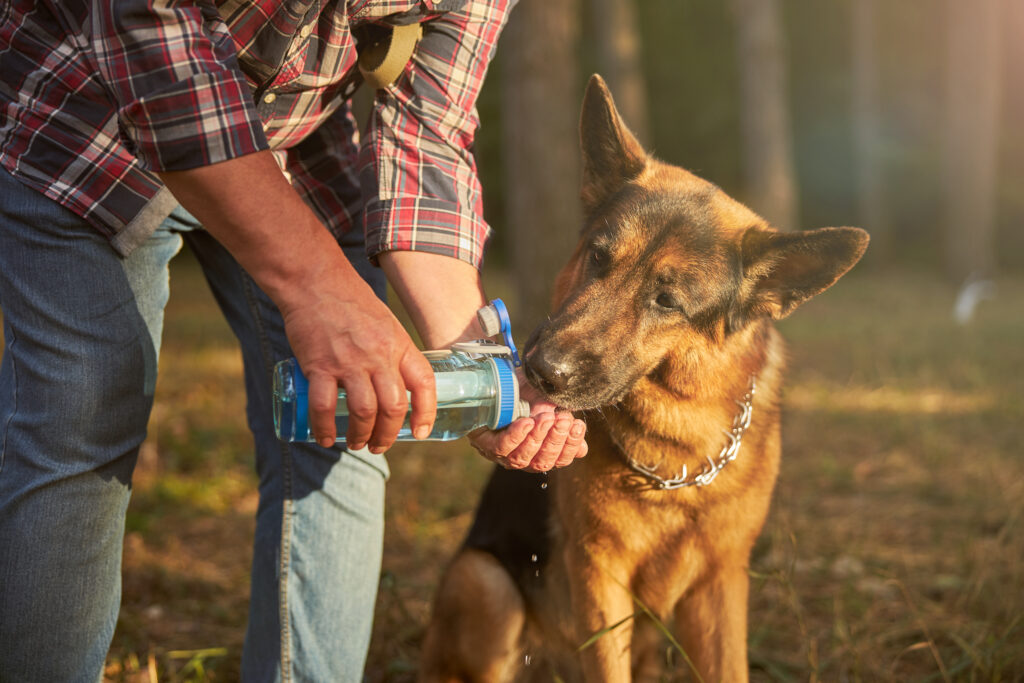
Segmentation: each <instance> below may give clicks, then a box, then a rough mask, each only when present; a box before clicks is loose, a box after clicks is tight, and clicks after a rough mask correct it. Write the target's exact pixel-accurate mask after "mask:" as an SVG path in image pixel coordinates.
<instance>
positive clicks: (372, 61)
mask: <svg viewBox="0 0 1024 683" xmlns="http://www.w3.org/2000/svg"><path fill="white" fill-rule="evenodd" d="M421 35H423V27H422V26H420V25H419V24H418V23H412V24H405V25H403V26H394V27H392V29H391V32H390V34H388V35H385V37H384V38H383V39H381V40H380V41H378V42H376V43H374V44H373V45H370V46H369V47H367V48H366V49H365V50H362V51H360V53H359V72H360V73H362V74H363V79H364V80H365V81H366V83H367V84H368V85H369V86H370V87H371V88H373V89H374V90H381V89H382V88H387V87H388V86H389V85H391V84H392V83H394V82H395V79H397V78H398V77H399V76H400V75H401V74H402V72H403V71H404V70H405V65H406V64H408V63H409V59H411V58H412V52H413V50H415V49H416V43H417V42H419V39H420V36H421Z"/></svg>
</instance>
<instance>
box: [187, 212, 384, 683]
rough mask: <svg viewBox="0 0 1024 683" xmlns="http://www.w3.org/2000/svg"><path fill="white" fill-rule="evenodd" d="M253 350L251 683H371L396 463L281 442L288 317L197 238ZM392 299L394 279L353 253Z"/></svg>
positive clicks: (358, 249)
mask: <svg viewBox="0 0 1024 683" xmlns="http://www.w3.org/2000/svg"><path fill="white" fill-rule="evenodd" d="M185 240H186V242H187V244H188V245H189V247H190V249H192V251H193V252H195V254H196V256H197V258H198V260H199V262H200V263H201V264H202V266H203V269H204V272H205V273H206V277H207V279H208V280H209V282H210V285H211V288H212V289H213V292H214V295H215V297H216V298H217V300H218V302H219V304H220V306H221V307H222V309H223V310H224V313H225V316H226V317H227V319H228V322H229V323H230V325H231V326H232V328H233V330H234V331H235V334H236V335H237V336H238V338H239V341H240V343H241V347H242V357H243V362H244V368H245V382H246V391H247V394H248V405H247V417H248V421H249V426H250V428H251V429H252V432H253V435H254V438H255V448H256V468H257V472H258V474H259V479H260V484H259V486H260V503H259V509H258V512H257V527H256V538H255V543H254V552H253V567H252V588H251V601H250V608H249V625H248V630H247V633H246V642H245V649H244V652H243V663H242V676H243V680H245V681H360V680H362V670H363V666H364V664H365V659H366V651H367V648H368V646H369V640H370V631H371V622H372V617H373V609H374V603H375V600H376V592H377V584H378V581H379V574H380V560H381V552H382V546H383V527H384V484H385V481H386V479H387V476H388V468H387V463H386V460H385V459H384V457H383V456H379V455H374V454H372V453H370V452H369V451H368V450H365V449H364V450H362V451H359V452H349V451H344V450H341V449H324V448H320V447H318V446H315V445H306V444H285V443H282V442H280V441H278V440H277V439H276V438H275V437H274V433H273V418H272V412H271V392H270V388H271V380H270V378H271V369H272V368H273V366H274V364H275V363H276V362H277V361H279V360H282V359H284V358H288V357H290V356H291V355H292V352H291V350H290V348H289V345H288V341H287V339H286V337H285V333H284V324H283V322H282V320H281V315H280V313H279V312H278V310H277V308H276V307H275V306H274V305H273V303H272V302H271V301H270V300H269V298H268V297H267V296H266V295H265V294H264V293H263V292H262V291H261V290H260V289H259V288H258V287H257V286H256V284H255V283H254V282H253V281H252V279H251V278H250V277H249V276H248V275H247V274H246V273H245V272H244V271H243V270H242V269H241V268H240V267H239V266H238V264H237V263H236V262H235V260H234V259H233V258H232V257H231V256H230V254H228V253H227V251H225V250H224V249H223V248H222V247H221V246H220V245H219V244H218V243H217V242H216V241H215V240H213V239H212V237H210V235H208V234H207V233H205V232H193V233H187V234H186V235H185ZM346 253H347V254H348V255H349V259H350V260H351V261H352V262H353V264H354V265H356V267H357V269H358V270H360V272H361V274H362V275H363V277H364V278H365V279H367V280H368V281H369V282H370V283H371V285H373V287H374V289H375V291H376V292H377V294H378V296H381V297H383V296H384V289H385V285H384V279H383V276H382V274H381V273H380V271H379V270H377V269H376V268H373V267H372V266H370V265H369V264H368V263H367V262H366V259H365V258H364V257H363V249H362V246H361V244H352V245H348V246H346Z"/></svg>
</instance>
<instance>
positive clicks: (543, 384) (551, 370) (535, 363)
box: [523, 347, 630, 410]
mask: <svg viewBox="0 0 1024 683" xmlns="http://www.w3.org/2000/svg"><path fill="white" fill-rule="evenodd" d="M523 371H524V374H525V375H526V379H527V381H528V382H529V383H530V384H531V385H532V386H533V387H534V388H535V389H537V390H538V391H540V392H541V393H542V394H544V397H545V398H547V400H549V401H551V402H552V403H554V404H555V405H558V406H560V407H562V408H566V409H568V410H595V409H598V408H604V407H606V406H610V405H614V404H616V403H618V402H619V401H620V400H622V398H623V397H624V396H625V395H626V394H627V393H628V390H629V386H630V383H628V382H627V383H625V384H623V383H620V382H614V381H612V380H610V379H609V378H608V376H607V373H606V372H604V371H603V369H602V368H599V367H597V366H596V364H594V363H587V362H585V361H581V362H571V361H568V360H564V359H563V360H561V361H559V362H555V361H552V360H551V359H550V357H549V356H548V355H545V354H542V353H540V352H539V351H538V350H537V349H536V347H534V348H530V349H529V350H528V351H527V353H526V354H525V357H524V362H523Z"/></svg>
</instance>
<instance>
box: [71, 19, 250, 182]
mask: <svg viewBox="0 0 1024 683" xmlns="http://www.w3.org/2000/svg"><path fill="white" fill-rule="evenodd" d="M91 45H92V50H93V54H94V56H95V59H96V62H97V67H98V70H99V74H100V77H101V78H102V80H103V82H104V83H105V85H106V86H107V88H108V90H109V91H110V92H111V94H112V95H113V98H114V100H115V101H116V104H117V115H118V127H119V130H120V134H121V138H122V141H123V142H124V144H125V146H126V147H127V148H128V149H129V150H130V151H131V152H132V153H133V154H134V155H135V156H136V157H137V159H138V160H139V163H140V164H141V165H142V167H143V168H145V169H147V170H151V171H179V170H187V169H190V168H196V167H199V166H206V165H209V164H213V163H217V162H219V161H226V160H228V159H232V158H235V157H239V156H243V155H245V154H250V153H252V152H257V151H261V150H264V149H268V147H269V146H268V144H267V139H266V135H265V134H264V132H263V128H262V125H261V123H260V119H259V116H258V115H257V113H256V109H255V105H254V103H253V99H252V91H251V89H250V87H249V85H248V83H247V81H246V78H245V75H244V74H243V73H242V72H241V70H240V69H239V67H238V62H237V57H236V51H235V46H234V43H233V41H232V38H231V35H230V34H229V32H228V29H227V26H226V25H225V24H224V22H223V20H222V19H221V17H220V15H219V14H218V13H217V9H216V7H215V6H214V5H213V3H212V2H192V3H178V2H173V1H172V0H96V2H95V3H94V5H93V14H92V35H91Z"/></svg>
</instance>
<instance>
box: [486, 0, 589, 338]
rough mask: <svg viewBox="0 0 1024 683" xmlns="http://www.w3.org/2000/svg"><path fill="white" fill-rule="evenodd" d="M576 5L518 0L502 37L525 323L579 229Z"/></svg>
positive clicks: (542, 309)
mask: <svg viewBox="0 0 1024 683" xmlns="http://www.w3.org/2000/svg"><path fill="white" fill-rule="evenodd" d="M578 7H579V6H578V3H577V1H576V0H558V1H557V2H552V1H550V0H520V2H519V4H518V5H517V6H516V9H515V11H513V12H512V17H511V19H510V21H509V25H508V27H507V28H506V30H505V35H504V37H503V38H502V48H501V49H502V51H503V55H502V64H503V68H504V71H503V73H502V82H503V83H504V93H503V102H502V106H503V110H504V111H503V114H502V120H503V127H504V131H503V135H504V139H503V148H504V157H505V164H506V174H505V177H506V178H507V180H506V182H507V185H508V186H507V188H506V205H507V211H508V230H509V231H510V237H511V245H512V249H511V255H512V265H513V269H514V279H515V285H516V291H517V293H518V298H519V300H518V310H517V311H516V319H517V320H519V321H521V324H522V325H523V326H524V329H529V328H532V326H533V325H535V324H537V323H539V322H540V321H541V320H543V319H544V317H545V316H546V315H547V313H548V310H549V307H550V303H551V287H552V284H553V283H554V278H555V275H556V274H557V272H558V271H559V269H560V268H561V267H562V265H563V264H564V263H565V262H566V260H567V259H568V257H569V255H570V253H571V250H572V247H573V245H574V244H575V242H576V237H577V236H578V234H579V227H580V210H579V180H580V171H579V133H578V130H577V126H578V120H579V113H578V112H579V98H578V97H577V94H576V93H578V92H580V83H579V78H578V74H577V71H578V68H577V64H576V61H577V60H576V43H577V25H578V11H577V10H578ZM527 326H529V327H527Z"/></svg>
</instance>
